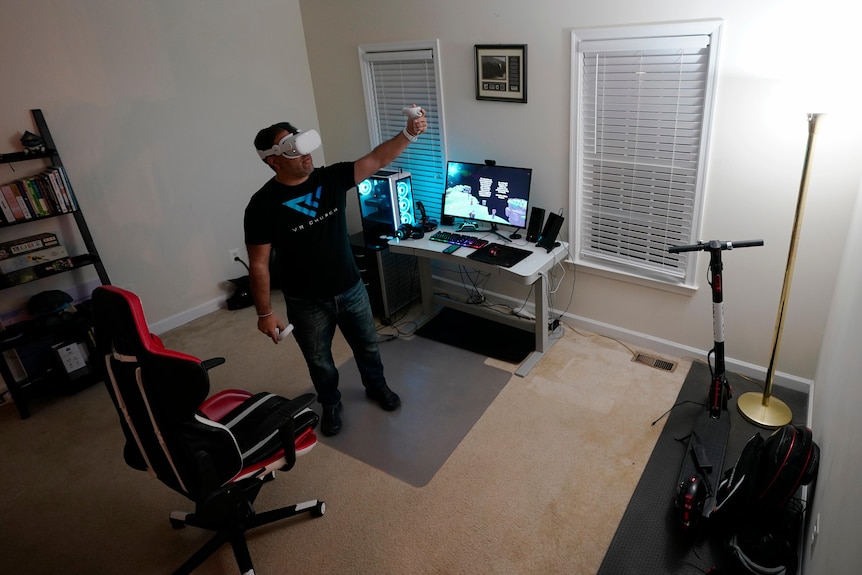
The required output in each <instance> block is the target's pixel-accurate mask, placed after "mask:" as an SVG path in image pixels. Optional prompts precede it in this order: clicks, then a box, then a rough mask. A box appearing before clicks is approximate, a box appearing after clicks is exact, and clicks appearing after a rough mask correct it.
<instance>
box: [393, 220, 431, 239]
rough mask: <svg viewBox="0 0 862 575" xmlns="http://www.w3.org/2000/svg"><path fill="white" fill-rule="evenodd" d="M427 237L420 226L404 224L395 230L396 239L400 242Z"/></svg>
mask: <svg viewBox="0 0 862 575" xmlns="http://www.w3.org/2000/svg"><path fill="white" fill-rule="evenodd" d="M424 236H425V231H424V230H423V229H422V228H421V227H419V226H411V225H410V224H402V225H401V227H399V228H398V229H397V230H395V237H396V238H398V239H399V240H408V239H409V240H418V239H420V238H422V237H424Z"/></svg>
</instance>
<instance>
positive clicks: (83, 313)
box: [0, 109, 111, 419]
mask: <svg viewBox="0 0 862 575" xmlns="http://www.w3.org/2000/svg"><path fill="white" fill-rule="evenodd" d="M30 113H31V114H32V116H33V122H34V124H35V126H36V130H37V133H38V135H39V136H41V138H42V141H43V143H44V150H41V151H22V152H11V153H6V154H0V165H3V164H13V163H20V162H41V163H42V164H43V165H44V166H45V167H46V168H47V167H48V166H54V167H58V168H61V169H64V168H63V161H62V159H61V158H60V153H59V151H58V150H57V147H56V145H55V144H54V138H53V136H52V135H51V131H50V130H49V129H48V124H47V122H46V121H45V116H44V114H43V113H42V110H40V109H33V110H30ZM66 175H67V176H68V174H66ZM65 182H66V187H67V189H68V191H69V193H70V195H71V196H73V197H74V194H75V192H74V190H73V189H72V185H71V180H69V179H68V178H67V179H66V180H65ZM52 218H73V219H74V222H75V226H76V228H77V230H78V233H79V234H80V236H81V240H82V241H83V243H84V246H85V247H86V253H84V254H78V255H75V256H72V257H70V258H68V263H67V265H64V266H62V267H58V266H50V265H41V266H33V267H32V268H27V273H24V274H16V273H15V272H12V273H9V274H0V290H5V289H9V288H12V287H15V286H19V285H23V284H30V283H33V294H35V293H38V291H39V290H38V281H39V280H41V279H43V278H46V277H51V276H56V275H60V274H64V273H67V272H70V271H72V270H76V269H81V268H83V267H88V266H93V267H94V268H95V270H96V273H97V274H98V276H99V281H100V282H101V283H102V284H103V285H107V284H110V283H111V281H110V278H109V277H108V272H107V270H106V269H105V266H104V263H103V262H102V258H101V257H100V256H99V250H98V249H97V248H96V244H95V242H94V241H93V236H92V235H91V233H90V228H89V226H88V225H87V221H86V219H85V218H84V213H83V211H82V210H81V209H80V204H77V202H76V203H75V205H74V206H73V207H72V208H71V209H69V211H66V212H59V213H52V214H49V215H41V216H37V215H36V214H33V217H32V218H30V219H23V220H16V221H8V222H3V223H2V224H0V229H6V228H9V227H12V226H15V227H16V229H23V228H22V227H21V226H27V225H29V224H33V223H34V222H37V221H44V220H47V219H52ZM22 278H24V279H22ZM88 304H89V302H88V301H87V302H83V303H82V304H81V305H79V306H78V308H77V311H76V312H75V313H74V314H71V315H67V316H66V317H65V318H64V319H63V321H45V320H44V319H41V318H37V319H33V320H26V321H23V322H19V323H16V324H13V325H11V326H8V327H7V328H6V329H5V330H3V331H0V352H5V351H8V350H13V349H14V350H19V349H23V348H24V347H25V346H30V347H32V346H33V345H34V344H39V343H44V345H45V346H47V347H46V351H45V354H46V356H45V357H44V361H45V365H46V366H49V367H48V368H47V369H46V370H45V372H41V371H40V372H39V373H34V374H30V373H28V374H27V376H26V377H24V379H20V380H17V381H16V378H15V376H14V374H13V372H12V369H11V368H10V367H9V364H8V363H7V358H6V356H5V355H0V375H2V376H3V380H4V381H5V383H6V387H7V389H8V390H9V395H10V396H11V397H12V400H13V401H14V402H15V406H16V407H17V409H18V412H19V413H20V415H21V418H22V419H26V418H28V417H29V416H30V410H29V407H28V402H29V401H30V400H32V399H33V398H35V397H36V396H37V395H39V394H40V393H41V392H44V391H45V390H46V389H51V388H53V389H54V390H55V391H57V390H58V389H59V390H61V391H62V392H63V393H73V392H75V391H79V390H80V389H82V388H83V387H86V386H87V385H91V384H92V383H95V382H96V381H97V380H98V376H97V375H96V372H97V370H94V369H92V367H91V366H90V365H86V366H84V367H83V368H81V369H80V370H77V371H75V372H73V373H66V372H65V371H64V370H63V366H62V364H61V362H60V361H59V360H58V359H57V358H56V357H53V356H52V355H51V354H52V351H51V349H52V348H51V345H50V343H51V342H64V341H65V342H80V343H81V344H82V345H84V346H86V347H87V348H88V349H90V348H91V347H92V346H91V341H90V335H91V334H90V329H91V326H92V322H91V318H90V314H89V305H88ZM51 319H52V320H56V318H51Z"/></svg>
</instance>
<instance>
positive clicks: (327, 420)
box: [320, 401, 341, 437]
mask: <svg viewBox="0 0 862 575" xmlns="http://www.w3.org/2000/svg"><path fill="white" fill-rule="evenodd" d="M340 412H341V402H340V401H339V402H338V403H336V404H335V405H324V406H323V417H322V418H321V420H320V431H322V432H323V435H326V436H329V437H331V436H333V435H338V433H339V432H340V431H341V416H340V415H338V414H339V413H340Z"/></svg>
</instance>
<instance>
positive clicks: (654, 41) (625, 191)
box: [570, 32, 715, 284]
mask: <svg viewBox="0 0 862 575" xmlns="http://www.w3.org/2000/svg"><path fill="white" fill-rule="evenodd" d="M573 42H574V44H573V57H574V58H575V59H576V61H575V63H574V64H573V66H574V68H575V69H574V70H573V74H576V76H575V78H576V81H575V85H576V90H575V91H576V93H574V94H573V98H577V106H576V108H575V109H576V114H575V116H576V118H573V121H574V122H575V123H576V126H575V127H573V132H574V133H576V134H577V145H576V146H575V150H576V154H577V157H576V158H574V159H573V164H574V165H575V166H577V168H576V169H575V171H574V176H573V179H574V180H575V181H574V188H575V200H576V206H575V208H574V210H573V211H574V212H575V213H576V214H577V217H576V218H575V221H574V222H573V225H574V226H577V228H575V229H574V230H573V231H572V234H571V236H570V237H573V238H576V243H577V246H576V258H577V261H579V263H585V264H587V265H590V264H593V265H596V266H598V267H603V268H606V269H611V270H618V271H623V272H626V273H629V274H634V275H636V276H641V277H647V278H650V279H659V280H663V281H668V282H671V283H681V284H692V283H694V282H693V278H692V275H693V273H694V265H691V263H692V262H693V261H695V260H693V259H691V261H690V258H689V257H688V254H669V253H668V252H667V248H668V247H669V246H672V245H680V244H690V243H696V241H697V240H696V238H695V235H696V233H697V232H698V227H699V221H700V209H701V205H702V202H701V197H702V195H703V181H704V177H703V173H704V168H705V165H706V154H705V152H706V150H705V147H706V142H707V135H708V126H709V120H710V116H711V113H710V110H711V102H712V86H713V83H714V82H713V76H714V70H715V67H714V62H715V59H714V54H713V52H712V50H713V42H712V37H711V35H710V34H690V35H674V36H661V37H636V38H632V37H620V38H607V37H605V38H601V39H594V40H591V39H583V38H579V37H578V36H577V32H576V33H575V36H573Z"/></svg>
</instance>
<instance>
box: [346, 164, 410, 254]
mask: <svg viewBox="0 0 862 575" xmlns="http://www.w3.org/2000/svg"><path fill="white" fill-rule="evenodd" d="M356 188H357V191H358V196H359V210H360V213H361V214H362V232H363V234H364V236H365V241H366V243H367V244H368V245H369V246H373V245H381V244H382V245H386V241H385V240H381V236H384V237H386V236H389V237H391V236H394V235H395V230H397V229H398V228H399V227H401V226H402V225H403V224H410V225H413V224H415V222H416V218H415V215H414V212H413V184H412V182H411V180H410V172H392V171H386V170H381V171H379V172H377V173H376V174H374V175H373V176H371V177H370V178H368V179H367V180H363V181H361V182H359V185H357V186H356Z"/></svg>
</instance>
